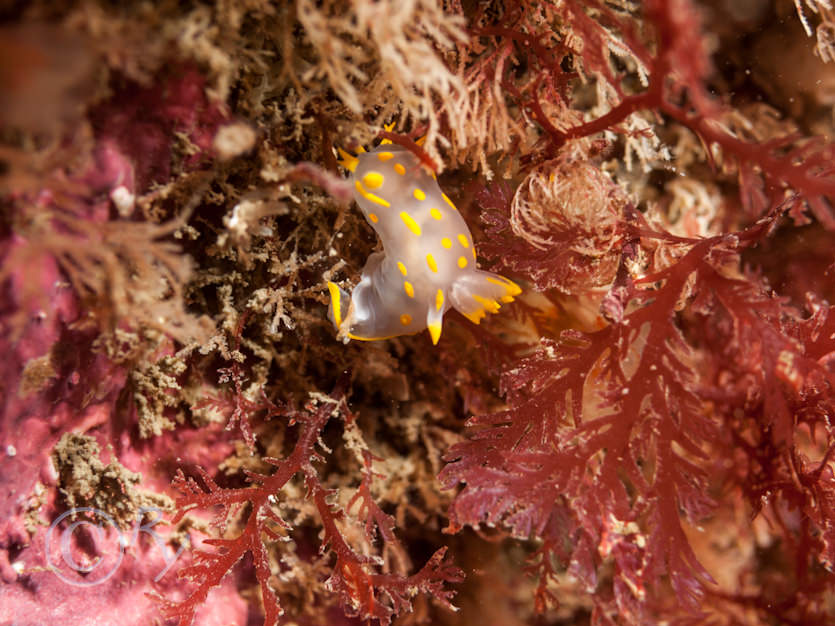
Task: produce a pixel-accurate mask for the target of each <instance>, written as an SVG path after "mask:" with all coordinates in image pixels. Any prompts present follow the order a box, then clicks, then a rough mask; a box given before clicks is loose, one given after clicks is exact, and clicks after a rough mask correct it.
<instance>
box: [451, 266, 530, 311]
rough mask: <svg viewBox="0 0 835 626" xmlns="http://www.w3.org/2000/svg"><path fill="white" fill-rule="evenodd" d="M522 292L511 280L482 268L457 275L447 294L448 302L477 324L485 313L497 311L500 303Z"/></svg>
mask: <svg viewBox="0 0 835 626" xmlns="http://www.w3.org/2000/svg"><path fill="white" fill-rule="evenodd" d="M520 293H522V290H521V289H520V288H519V285H517V284H516V283H514V282H513V281H512V280H509V279H507V278H505V277H504V276H500V275H498V274H494V273H492V272H485V271H484V270H475V271H474V272H470V273H468V274H463V275H462V276H460V277H458V278H457V279H456V280H455V282H454V283H453V285H452V290H451V291H450V294H449V300H450V304H452V306H453V308H454V309H456V310H457V311H458V312H459V313H461V315H463V316H464V317H466V318H467V319H468V320H470V321H471V322H473V323H474V324H478V323H480V322H481V320H482V319H483V318H484V316H485V315H487V313H498V312H499V309H500V308H501V306H502V304H506V303H508V302H513V298H514V296H518V295H519V294H520Z"/></svg>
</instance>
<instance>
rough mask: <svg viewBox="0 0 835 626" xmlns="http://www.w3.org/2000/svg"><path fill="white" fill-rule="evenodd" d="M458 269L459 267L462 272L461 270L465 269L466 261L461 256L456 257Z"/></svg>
mask: <svg viewBox="0 0 835 626" xmlns="http://www.w3.org/2000/svg"><path fill="white" fill-rule="evenodd" d="M458 267H460V268H461V269H462V270H463V269H464V268H465V267H467V259H465V258H464V257H462V256H460V257H458Z"/></svg>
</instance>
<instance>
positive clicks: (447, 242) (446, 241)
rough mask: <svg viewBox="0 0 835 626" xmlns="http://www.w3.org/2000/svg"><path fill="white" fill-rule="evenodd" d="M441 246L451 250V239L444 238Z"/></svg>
mask: <svg viewBox="0 0 835 626" xmlns="http://www.w3.org/2000/svg"><path fill="white" fill-rule="evenodd" d="M441 245H442V246H443V247H444V248H446V249H447V250H449V249H450V248H451V247H452V239H450V238H449V237H444V238H443V239H441Z"/></svg>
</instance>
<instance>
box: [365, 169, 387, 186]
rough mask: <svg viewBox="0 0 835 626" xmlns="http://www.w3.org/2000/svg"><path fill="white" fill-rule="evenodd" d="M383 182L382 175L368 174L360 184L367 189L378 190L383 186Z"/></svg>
mask: <svg viewBox="0 0 835 626" xmlns="http://www.w3.org/2000/svg"><path fill="white" fill-rule="evenodd" d="M383 180H384V179H383V175H382V174H380V172H368V174H366V175H365V176H363V177H362V182H364V183H365V185H366V186H367V187H368V188H369V189H379V188H380V187H382V186H383Z"/></svg>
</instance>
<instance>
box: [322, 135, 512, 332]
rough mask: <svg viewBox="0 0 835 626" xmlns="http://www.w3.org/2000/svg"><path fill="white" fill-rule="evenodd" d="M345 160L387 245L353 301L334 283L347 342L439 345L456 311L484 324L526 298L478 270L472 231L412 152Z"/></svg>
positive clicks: (381, 150)
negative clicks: (423, 338) (423, 335)
mask: <svg viewBox="0 0 835 626" xmlns="http://www.w3.org/2000/svg"><path fill="white" fill-rule="evenodd" d="M341 155H342V157H343V158H342V161H341V163H342V164H343V165H344V166H345V167H346V168H348V169H349V170H351V182H352V183H353V185H354V197H355V199H356V201H357V204H358V205H359V207H360V209H362V212H363V214H364V215H365V218H366V219H367V220H368V222H369V224H371V227H372V228H373V229H374V230H375V231H376V232H377V235H378V236H379V237H380V240H381V241H382V244H383V252H375V253H374V254H372V255H371V256H370V257H368V261H367V262H366V264H365V267H364V268H363V270H362V278H361V280H360V282H359V284H357V286H356V287H355V288H354V290H353V292H352V293H351V294H350V296H349V295H348V293H347V292H345V291H344V290H343V289H341V288H340V287H339V286H337V285H336V284H334V283H328V289H329V290H330V296H331V303H330V308H329V316H330V319H331V321H332V322H333V323H334V325H335V326H336V328H337V330H338V331H339V335H340V336H341V337H347V338H350V339H360V340H365V341H373V340H376V339H388V338H390V337H396V336H398V335H409V334H413V333H417V332H420V331H421V330H423V329H424V328H428V329H429V333H430V335H431V337H432V343H433V344H437V343H438V339H440V336H441V327H442V321H443V315H444V313H445V312H446V311H447V310H448V309H449V308H450V307H453V308H455V309H457V310H458V311H459V312H461V313H462V314H463V315H464V316H465V317H467V318H468V319H469V320H470V321H472V322H474V323H476V324H478V323H479V322H480V321H481V318H482V317H484V315H485V314H486V312H488V311H489V312H490V313H496V312H497V311H498V310H499V308H500V306H501V303H504V302H511V301H513V296H515V295H518V294H519V293H520V292H521V289H519V287H518V286H517V285H516V284H515V283H513V282H512V281H510V280H508V279H506V278H504V277H502V276H499V275H498V274H493V273H491V272H485V271H482V270H479V269H477V268H476V263H475V260H476V252H475V246H474V245H473V240H472V236H471V235H470V229H469V228H467V224H466V223H465V222H464V220H463V218H462V217H461V215H460V214H459V213H458V210H457V209H456V208H455V205H454V204H453V203H452V201H451V200H450V199H449V198H448V197H447V196H446V194H444V193H443V191H441V188H440V187H439V186H438V183H437V181H436V180H435V177H434V175H433V174H432V173H431V172H430V171H429V170H427V169H426V168H425V167H424V166H423V165H422V164H421V162H420V160H419V159H418V158H417V157H416V156H415V155H414V154H413V153H412V152H411V151H409V150H407V149H405V148H402V147H400V146H396V145H393V144H391V143H384V144H382V145H380V146H378V147H377V148H375V149H374V150H372V151H370V152H362V153H360V154H359V156H357V157H354V156H353V155H349V154H347V153H345V152H341ZM346 341H347V339H346Z"/></svg>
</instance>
